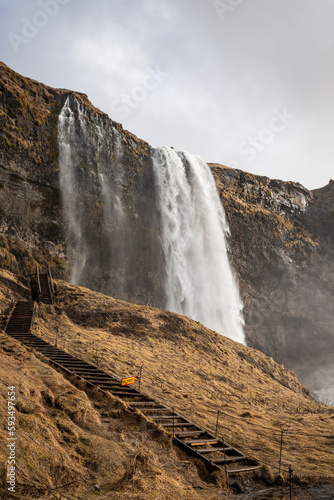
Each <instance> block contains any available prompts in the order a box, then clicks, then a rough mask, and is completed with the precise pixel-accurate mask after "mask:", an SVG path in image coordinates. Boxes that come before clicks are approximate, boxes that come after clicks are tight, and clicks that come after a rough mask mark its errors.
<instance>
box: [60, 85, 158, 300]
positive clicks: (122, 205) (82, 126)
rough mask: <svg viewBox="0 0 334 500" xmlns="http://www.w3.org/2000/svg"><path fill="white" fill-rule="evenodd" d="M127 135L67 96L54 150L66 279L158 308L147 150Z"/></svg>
mask: <svg viewBox="0 0 334 500" xmlns="http://www.w3.org/2000/svg"><path fill="white" fill-rule="evenodd" d="M129 135H130V134H126V133H125V132H124V131H123V130H122V129H121V127H120V126H118V124H114V122H112V120H110V118H109V117H108V116H107V115H103V114H102V113H98V112H96V110H93V111H92V110H90V109H87V108H86V107H85V106H83V105H82V104H81V103H80V102H79V100H78V99H77V97H76V96H75V95H72V94H70V95H69V96H68V97H67V99H66V102H65V103H64V106H63V109H62V111H61V113H60V115H59V121H58V147H59V170H60V172H59V179H60V190H61V196H62V203H63V210H64V222H65V233H66V242H67V256H68V261H69V266H70V280H71V282H72V283H74V284H78V285H82V286H87V287H89V288H92V289H95V290H98V291H101V292H104V293H107V294H110V295H113V296H114V297H117V298H122V299H124V300H129V301H134V302H136V303H146V304H152V305H158V306H162V291H161V285H160V280H159V278H158V273H159V269H160V268H161V263H160V260H159V259H160V255H161V252H160V249H159V246H158V245H159V243H158V237H157V234H158V227H157V216H155V212H156V199H155V190H154V178H153V170H152V162H151V159H150V149H149V147H148V145H147V144H146V143H145V144H146V145H144V146H143V144H144V143H141V142H140V141H137V142H136V141H135V138H134V139H132V138H129ZM133 137H134V136H133ZM124 145H125V146H124ZM140 148H141V149H140ZM139 149H140V150H139ZM140 155H141V158H139V156H140Z"/></svg>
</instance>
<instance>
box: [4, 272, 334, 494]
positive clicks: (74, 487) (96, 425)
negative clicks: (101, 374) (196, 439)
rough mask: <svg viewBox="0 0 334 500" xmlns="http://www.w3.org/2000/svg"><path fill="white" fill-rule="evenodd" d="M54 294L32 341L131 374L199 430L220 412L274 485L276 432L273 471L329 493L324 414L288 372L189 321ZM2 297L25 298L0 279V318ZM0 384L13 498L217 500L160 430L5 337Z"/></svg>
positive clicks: (331, 416) (331, 432)
mask: <svg viewBox="0 0 334 500" xmlns="http://www.w3.org/2000/svg"><path fill="white" fill-rule="evenodd" d="M57 289H58V299H57V304H56V305H55V306H47V305H43V304H42V305H40V306H39V313H38V317H37V319H36V322H35V326H34V328H33V333H35V334H36V335H39V336H42V337H43V338H44V339H45V340H47V341H49V342H51V343H55V341H57V344H58V346H60V347H62V348H63V347H64V349H65V350H67V351H68V352H69V353H71V354H74V355H76V356H78V357H80V358H82V359H84V360H86V361H89V362H91V363H93V364H95V365H97V366H99V367H100V368H102V369H104V370H105V371H107V372H110V373H112V374H116V375H117V376H118V377H123V376H127V375H133V374H136V373H137V372H138V370H139V368H140V367H141V366H143V379H142V387H141V390H142V391H144V392H146V393H147V394H150V395H152V396H154V397H156V398H157V399H159V400H160V401H162V402H164V403H166V404H167V405H170V406H174V407H175V408H176V410H177V411H178V412H180V413H182V414H184V415H185V416H187V417H188V418H190V419H191V420H193V421H194V422H196V423H200V424H201V425H203V426H204V427H206V428H208V429H211V430H214V429H215V425H216V415H217V410H220V411H221V418H220V429H219V432H220V433H223V434H224V436H225V438H226V439H227V440H228V441H229V442H231V443H232V444H234V445H235V446H237V447H238V448H240V449H241V450H243V451H244V452H246V453H248V454H249V455H251V456H254V457H255V458H257V459H259V460H260V461H261V462H263V463H264V464H266V467H265V474H266V476H267V479H268V480H270V479H274V478H275V477H277V473H278V471H277V467H278V462H279V445H280V436H281V434H280V430H281V429H282V428H284V429H285V430H286V432H285V435H284V447H283V469H284V470H286V469H287V466H288V464H291V465H292V467H293V469H294V471H295V473H296V474H297V475H298V476H299V477H300V478H301V479H302V480H304V481H307V482H309V483H312V484H322V485H324V484H331V483H332V484H333V483H334V455H333V451H332V450H333V439H334V409H333V408H330V407H326V406H321V405H319V404H318V403H316V402H315V401H314V400H313V399H312V398H311V397H310V395H309V393H308V390H307V389H306V388H304V387H303V386H302V385H300V383H299V382H298V380H297V378H296V376H295V374H294V373H293V372H291V371H289V370H286V369H285V368H284V367H283V366H282V365H278V364H276V363H275V362H274V361H273V360H272V359H270V358H268V357H266V356H265V355H264V354H262V353H260V352H258V351H256V350H253V349H250V348H248V347H245V346H243V345H240V344H237V343H235V342H233V341H232V340H229V339H227V338H225V337H223V336H221V335H218V334H217V333H215V332H212V331H210V330H208V329H206V328H204V327H203V326H202V325H200V324H199V323H197V322H195V321H193V320H191V319H189V318H184V317H182V316H180V315H177V314H173V313H169V312H166V311H162V310H159V309H153V308H149V307H143V306H136V305H133V304H129V303H126V302H122V301H119V300H114V299H113V298H110V297H107V296H104V295H102V294H99V293H95V292H92V291H90V290H88V289H84V288H80V287H75V286H72V285H69V284H67V283H65V282H62V281H58V282H57ZM14 297H16V298H28V297H29V289H28V288H27V287H26V286H25V284H24V283H21V282H20V281H19V280H18V278H17V277H16V276H15V275H13V274H11V273H10V272H9V271H1V272H0V306H1V309H2V310H3V311H4V310H5V309H6V307H8V306H9V303H10V300H11V299H12V298H14ZM0 378H1V397H0V406H1V414H2V415H4V414H5V410H6V406H7V401H6V394H7V387H8V385H15V387H16V391H17V428H18V430H17V436H18V441H17V450H18V451H17V453H18V456H17V460H18V464H19V472H18V478H17V481H18V482H17V484H18V486H19V488H21V490H20V491H21V493H20V494H19V495H18V496H16V497H13V498H30V496H31V497H35V498H82V499H86V498H87V499H88V498H105V499H119V498H122V499H123V498H124V499H127V498H137V499H152V498H166V499H167V498H180V499H215V498H220V499H221V498H224V497H223V496H222V493H221V491H222V490H221V487H222V484H221V482H220V483H219V481H218V483H219V484H218V485H217V484H211V483H209V482H207V481H203V480H204V479H206V480H207V479H208V478H207V477H205V474H204V471H203V470H202V468H201V467H199V469H198V468H197V467H196V465H195V463H194V462H193V461H192V459H189V458H188V457H187V456H185V455H184V454H183V453H182V452H180V451H178V450H176V449H175V448H174V447H173V446H172V444H171V440H170V438H169V437H168V436H167V435H166V434H165V432H164V431H163V430H162V429H161V428H157V427H156V426H155V425H154V424H150V423H149V422H148V421H147V420H146V419H145V417H143V416H142V415H141V414H139V413H136V414H130V413H129V412H128V411H127V409H126V407H125V406H124V404H123V403H120V402H118V401H117V400H115V399H114V398H113V397H112V396H110V397H106V396H103V395H101V393H99V392H98V391H97V390H95V391H93V392H90V393H89V394H88V395H87V394H86V393H85V392H83V391H82V390H81V389H80V387H79V388H78V387H75V386H74V385H73V384H72V383H71V381H67V380H65V379H64V378H63V376H62V375H61V374H59V373H57V372H56V371H55V370H53V369H52V368H51V367H50V366H48V365H47V364H46V363H45V362H43V359H42V357H41V356H40V355H38V356H36V355H34V353H32V352H29V351H28V350H27V349H26V348H24V347H23V346H21V345H20V344H19V343H18V342H16V341H14V340H12V339H9V338H8V337H7V336H6V335H5V334H1V336H0ZM102 410H103V412H102ZM103 415H106V416H107V418H104V417H103ZM5 427H6V426H5V425H3V426H2V432H1V438H0V464H1V477H2V480H4V478H5V474H6V468H5V461H6V454H7V450H6V438H7V434H6V430H5ZM283 476H285V477H286V474H285V473H283ZM209 479H210V478H209ZM211 480H212V478H211ZM3 491H4V490H3ZM22 491H24V495H25V496H22ZM60 494H64V496H62V497H61V496H60ZM20 495H21V496H20ZM57 495H58V496H57Z"/></svg>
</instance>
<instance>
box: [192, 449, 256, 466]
mask: <svg viewBox="0 0 334 500" xmlns="http://www.w3.org/2000/svg"><path fill="white" fill-rule="evenodd" d="M199 453H201V452H200V450H199ZM209 460H210V462H213V463H214V464H223V463H225V462H226V463H228V462H239V461H241V460H247V457H245V456H244V455H240V456H238V455H235V456H234V455H232V456H229V457H228V456H225V457H221V458H210V459H209Z"/></svg>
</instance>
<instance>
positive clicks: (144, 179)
mask: <svg viewBox="0 0 334 500" xmlns="http://www.w3.org/2000/svg"><path fill="white" fill-rule="evenodd" d="M68 97H69V99H70V100H71V102H72V105H71V108H72V110H73V120H74V122H75V123H76V124H77V127H76V130H77V133H76V136H75V137H76V138H75V141H76V143H77V145H78V148H77V149H78V150H80V158H79V163H80V168H81V171H82V172H83V173H82V175H83V176H85V175H87V176H88V177H87V179H88V181H89V178H90V177H89V176H91V178H94V179H98V178H101V175H102V178H104V179H106V182H108V183H109V184H112V185H113V186H115V192H114V194H115V196H118V197H120V198H122V200H123V206H124V207H126V210H125V213H124V214H123V217H125V218H124V219H123V220H124V221H126V224H125V223H124V224H123V226H124V227H123V230H122V231H123V233H122V238H120V240H119V241H113V239H112V235H111V234H110V227H112V226H113V224H116V223H117V217H118V216H117V214H115V213H111V214H110V218H109V219H108V218H107V219H106V217H104V216H103V206H104V204H105V201H104V200H103V189H102V187H103V186H102V184H101V183H100V184H99V186H100V187H99V188H98V187H96V186H98V184H97V183H95V184H94V183H93V184H92V183H90V182H87V183H86V184H87V186H88V187H87V189H86V191H85V192H80V193H79V195H80V196H79V198H80V197H81V198H80V200H81V204H82V206H86V207H90V208H91V210H89V213H90V214H92V215H91V216H90V217H89V218H88V217H87V215H86V217H85V212H84V211H83V215H81V217H80V222H82V223H83V225H82V227H83V229H82V231H81V233H82V234H84V236H85V238H84V239H85V245H86V248H85V252H86V254H87V255H92V254H93V255H94V260H93V261H92V260H89V259H88V260H87V261H86V262H85V266H86V269H85V277H86V281H81V283H82V284H85V285H86V286H89V287H91V288H93V289H96V290H101V291H104V292H106V293H112V294H113V295H116V296H119V297H121V298H123V299H126V300H128V301H132V302H137V303H145V304H152V305H155V306H160V305H161V304H162V302H163V292H162V286H161V280H160V276H161V274H160V272H159V269H161V268H162V267H163V259H162V256H161V251H160V249H159V235H158V234H157V231H156V227H157V220H156V217H157V216H156V215H155V213H154V211H153V207H154V206H155V199H154V197H155V186H154V180H153V175H152V164H151V158H150V146H149V145H148V144H147V143H145V142H144V141H141V140H139V139H138V138H137V137H135V136H134V135H133V134H131V133H129V132H127V131H124V130H123V128H122V127H121V125H119V124H118V123H115V122H113V121H112V120H110V119H109V117H108V116H107V115H105V114H104V113H102V112H101V111H99V110H98V109H96V108H94V107H93V106H92V105H91V103H90V102H89V101H88V99H87V96H85V95H83V94H79V93H75V92H70V91H67V90H60V89H52V88H50V87H47V86H45V85H42V84H40V83H38V82H35V81H32V80H29V79H27V78H24V77H22V76H20V75H18V74H16V73H15V72H13V71H12V70H10V69H9V68H8V67H7V66H5V65H4V64H1V63H0V144H1V151H0V235H1V236H0V259H1V262H0V266H1V267H3V268H6V269H9V270H11V271H14V272H21V273H23V274H29V273H31V272H32V271H33V268H34V265H35V263H36V262H39V263H40V264H41V265H46V264H47V263H50V264H51V267H52V270H53V272H54V275H55V276H56V277H62V278H68V277H69V262H68V258H69V257H70V256H69V253H68V249H67V250H66V245H65V242H66V241H67V242H68V237H69V235H68V234H67V233H66V224H65V218H66V213H65V214H64V211H63V208H64V199H63V198H62V195H61V193H60V162H59V153H60V152H59V148H58V132H59V130H58V123H59V115H60V113H61V112H62V110H63V108H64V104H65V102H66V100H67V98H68ZM80 109H81V115H80ZM80 120H81V122H82V123H83V122H84V126H83V125H82V123H81V125H80V123H79V122H80ZM98 123H100V124H101V127H102V128H103V129H110V130H111V129H112V130H113V134H114V135H115V134H116V135H117V137H118V141H119V148H120V151H121V153H120V155H119V157H118V160H117V161H116V162H115V161H114V162H113V163H112V165H109V164H108V162H107V159H108V158H109V156H108V155H110V154H111V155H114V153H113V151H114V147H115V144H114V143H110V147H109V152H106V151H103V150H102V149H99V146H98V145H99V129H98V128H97V126H96V124H98ZM84 130H86V132H87V131H88V133H85V132H84ZM88 137H89V139H87V138H88ZM96 151H98V154H99V155H102V156H103V157H104V160H103V162H104V164H105V167H104V170H103V171H99V169H98V165H100V164H101V157H97V153H96ZM110 151H111V153H110ZM103 162H102V163H103ZM108 165H109V167H108ZM210 167H211V169H212V173H213V175H214V177H215V180H216V184H217V188H218V190H219V193H220V197H221V200H222V202H223V204H224V207H225V211H226V214H227V218H228V220H229V224H230V228H231V236H230V253H231V260H232V262H233V265H234V269H235V271H236V273H237V275H238V278H239V285H240V291H241V295H242V298H243V301H244V305H245V308H244V316H245V320H246V336H247V341H248V344H249V345H250V346H253V347H255V348H258V349H261V350H262V351H264V352H265V353H266V354H268V355H271V356H273V357H274V359H275V360H277V361H280V362H284V363H285V364H286V365H287V366H288V367H289V368H293V369H294V370H296V371H297V374H298V375H299V376H300V377H301V379H302V381H303V382H304V383H305V384H308V385H309V386H310V387H311V388H313V389H320V388H326V387H331V386H333V382H331V381H333V379H334V373H333V372H334V368H333V364H332V359H333V354H334V347H333V346H334V342H333V335H334V334H333V329H332V325H333V321H334V310H333V294H334V271H333V266H332V262H333V256H334V255H333V254H334V243H333V234H334V183H333V181H331V182H330V183H329V185H328V186H326V187H324V188H322V189H319V190H316V191H314V192H309V191H308V190H307V189H305V188H303V186H301V185H300V184H296V183H287V182H282V181H278V180H270V179H268V178H265V177H259V176H255V175H251V174H248V173H245V172H242V171H239V170H233V169H229V168H227V167H224V166H221V165H216V164H211V165H210ZM117 169H121V170H122V175H121V176H118V172H119V170H117ZM94 186H95V187H94ZM101 186H102V187H101ZM80 200H79V201H80ZM87 213H88V210H87ZM118 223H119V222H118ZM82 234H80V235H73V234H72V236H71V239H72V240H73V241H74V243H75V242H77V241H78V239H80V237H81V236H82ZM106 240H108V241H109V243H108V245H107V246H106V245H105V244H104V241H106ZM133 242H136V245H134V244H133ZM73 248H74V255H73V258H74V259H75V257H76V255H75V252H78V251H80V245H74V246H73ZM78 248H79V250H78ZM115 256H117V258H115ZM106 258H107V259H108V262H111V264H110V267H109V268H108V269H107V270H106V269H105V266H104V265H103V263H104V261H105V259H106ZM121 261H122V263H121ZM125 271H126V273H127V276H128V277H130V279H129V280H128V286H127V289H126V290H125V292H124V291H123V293H122V294H120V293H119V292H118V288H117V286H115V283H116V284H117V282H118V281H117V280H120V279H121V276H122V273H124V272H125ZM110 280H111V281H112V283H113V286H114V289H111V288H110ZM325 374H326V377H325Z"/></svg>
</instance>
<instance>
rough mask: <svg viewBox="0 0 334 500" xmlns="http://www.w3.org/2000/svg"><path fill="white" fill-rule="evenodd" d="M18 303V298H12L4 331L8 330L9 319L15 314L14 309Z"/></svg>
mask: <svg viewBox="0 0 334 500" xmlns="http://www.w3.org/2000/svg"><path fill="white" fill-rule="evenodd" d="M16 303H17V300H15V299H14V300H11V302H10V306H9V311H8V317H7V321H6V324H5V326H4V329H3V331H4V332H5V331H6V328H7V326H8V323H9V320H10V318H11V317H12V314H13V311H14V309H15V306H16Z"/></svg>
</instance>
